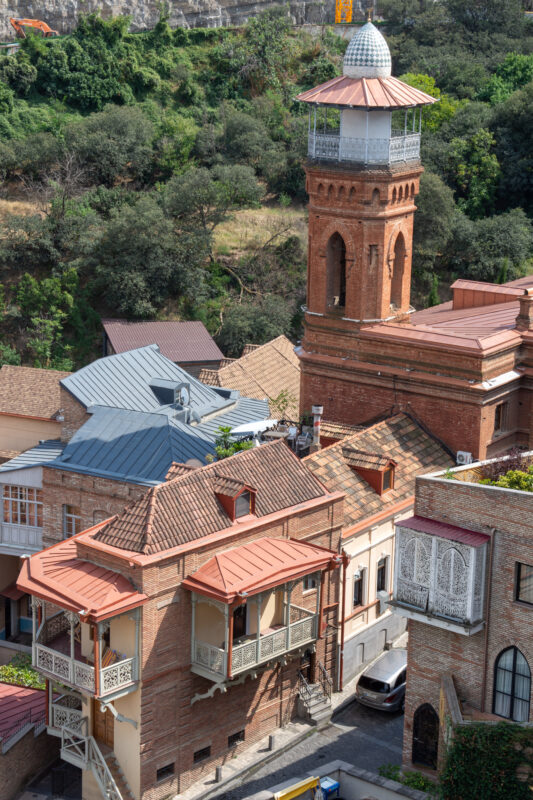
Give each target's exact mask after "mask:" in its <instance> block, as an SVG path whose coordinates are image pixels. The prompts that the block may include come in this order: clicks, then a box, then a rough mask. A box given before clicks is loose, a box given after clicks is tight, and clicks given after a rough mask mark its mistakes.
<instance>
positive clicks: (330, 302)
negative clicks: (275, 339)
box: [298, 21, 435, 419]
mask: <svg viewBox="0 0 533 800" xmlns="http://www.w3.org/2000/svg"><path fill="white" fill-rule="evenodd" d="M298 100H300V101H302V102H304V103H307V104H308V106H309V133H308V161H307V164H306V168H305V169H306V175H307V181H306V188H307V192H308V194H309V240H308V271H307V309H306V314H305V335H304V340H303V343H302V352H301V356H302V411H306V410H307V405H308V404H309V402H311V403H320V404H323V405H324V406H325V408H324V416H325V418H326V419H327V418H330V419H331V418H333V417H332V416H330V415H329V414H328V403H327V399H325V398H324V396H323V395H322V396H321V395H320V386H319V383H320V381H319V380H318V378H319V377H320V371H321V369H323V370H325V372H327V356H335V357H337V358H342V359H354V358H355V359H357V358H358V349H359V341H358V340H359V331H360V329H361V328H362V327H363V326H366V325H371V324H376V323H381V322H391V321H394V322H408V319H409V314H410V312H411V310H412V309H411V308H410V305H409V296H410V288H411V253H412V241H413V216H414V212H415V210H416V206H415V197H416V195H417V193H418V188H419V179H420V175H421V173H422V171H423V169H422V166H421V164H420V130H421V107H422V106H423V105H427V104H429V103H433V102H435V100H434V98H432V97H430V96H429V95H427V94H425V93H424V92H421V91H419V90H418V89H414V88H413V87H411V86H408V85H407V84H405V83H403V82H402V81H400V80H398V79H397V78H393V77H392V76H391V56H390V51H389V48H388V45H387V43H386V41H385V39H384V38H383V36H382V35H381V33H380V32H379V31H378V29H377V28H376V27H375V26H374V25H373V24H372V22H370V21H368V22H367V23H366V25H364V26H363V27H362V28H361V29H360V30H359V31H358V32H357V33H356V34H355V36H354V37H353V39H352V40H351V41H350V43H349V45H348V48H347V50H346V54H345V57H344V69H343V75H342V76H341V77H338V78H333V79H332V80H330V81H328V82H327V83H324V84H322V85H321V86H317V87H316V88H315V89H310V90H309V91H307V92H304V93H302V94H300V95H299V96H298ZM313 362H314V363H313ZM310 373H313V374H312V375H311V374H310ZM311 380H312V382H313V387H312V388H311V387H310V386H309V385H307V383H308V382H309V381H311ZM306 382H307V383H306ZM324 391H328V390H324ZM323 394H324V393H323ZM311 397H312V398H313V399H312V400H311ZM304 406H305V407H304ZM335 418H337V419H338V418H339V417H338V414H336V415H335Z"/></svg>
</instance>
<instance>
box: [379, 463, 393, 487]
mask: <svg viewBox="0 0 533 800" xmlns="http://www.w3.org/2000/svg"><path fill="white" fill-rule="evenodd" d="M393 483H394V467H389V468H388V469H386V470H385V472H384V473H383V483H382V485H381V487H382V488H381V491H382V492H388V491H389V489H392V488H393Z"/></svg>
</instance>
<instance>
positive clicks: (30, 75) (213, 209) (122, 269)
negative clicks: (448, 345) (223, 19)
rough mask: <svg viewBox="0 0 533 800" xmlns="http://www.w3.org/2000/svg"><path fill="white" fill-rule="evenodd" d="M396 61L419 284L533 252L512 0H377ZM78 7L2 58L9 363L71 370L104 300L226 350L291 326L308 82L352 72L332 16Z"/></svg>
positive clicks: (294, 324) (0, 269)
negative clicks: (416, 150)
mask: <svg viewBox="0 0 533 800" xmlns="http://www.w3.org/2000/svg"><path fill="white" fill-rule="evenodd" d="M380 12H381V13H382V14H383V15H384V17H385V18H386V20H387V22H386V24H385V28H384V32H385V33H386V35H387V38H388V42H389V45H390V47H391V51H392V55H393V71H394V74H396V75H399V76H402V77H403V79H404V80H406V81H407V82H409V83H412V84H414V85H417V86H420V87H421V88H423V89H425V90H426V91H429V93H431V94H433V95H434V96H439V97H440V102H439V103H438V104H437V105H436V106H434V107H433V108H432V109H431V110H428V111H426V113H425V117H424V126H423V127H424V137H423V159H424V164H425V166H426V174H425V175H424V176H423V181H422V185H421V193H420V197H419V203H418V205H419V211H418V212H417V217H416V226H415V227H416V233H415V243H414V244H415V246H414V292H415V300H416V302H417V304H418V305H422V304H426V303H427V302H435V301H436V300H437V299H438V295H439V283H440V285H441V286H442V287H444V286H446V285H447V283H448V282H449V281H450V280H451V279H453V278H454V277H455V276H461V277H467V278H479V279H483V280H494V281H498V280H499V281H503V280H510V279H512V278H514V277H517V276H519V275H521V274H524V273H525V272H526V271H527V270H528V269H529V268H530V267H531V265H530V264H529V263H528V259H530V258H531V255H532V226H531V215H532V214H533V177H532V176H533V163H532V155H531V152H530V149H531V148H530V135H529V131H530V130H531V127H532V123H533V104H532V100H533V82H532V79H533V29H532V28H531V27H530V25H529V24H528V23H527V22H526V20H525V18H524V15H523V11H522V8H521V5H520V2H519V0H507V1H506V3H505V13H503V12H502V9H501V3H500V2H497V0H460V2H459V0H441V1H440V2H433V0H427V2H426V0H382V8H380ZM128 26H129V21H128V20H127V19H124V18H118V19H114V20H111V21H103V20H102V19H100V18H99V17H97V16H89V17H87V18H85V19H82V21H81V22H80V24H79V26H78V28H77V30H76V31H75V32H74V33H73V34H72V35H71V36H68V37H64V38H61V39H56V40H42V39H38V38H35V37H29V38H28V39H26V40H25V41H24V42H23V45H22V47H21V49H20V50H19V51H18V53H17V55H16V56H14V57H13V56H11V57H4V58H3V59H1V60H0V175H1V177H2V178H3V186H4V191H3V198H2V200H0V273H1V274H0V281H1V283H2V291H1V294H0V310H1V321H0V359H1V360H2V361H3V362H10V363H20V361H21V360H22V362H23V363H29V364H36V365H41V366H50V367H61V368H69V367H71V366H73V365H79V364H81V363H84V362H85V361H87V360H88V359H90V358H92V357H94V355H95V354H96V353H97V348H98V342H99V336H100V334H99V315H100V314H107V315H119V316H127V317H129V318H147V317H155V316H159V317H160V318H165V317H169V316H172V317H176V316H179V317H181V318H185V319H186V318H196V319H201V320H203V321H204V322H205V324H206V325H207V327H208V329H209V330H210V331H211V332H212V333H213V334H214V335H215V336H216V338H217V341H218V342H219V344H220V346H221V347H222V349H223V350H224V351H225V352H226V354H227V355H230V356H234V355H239V354H240V351H241V350H242V346H243V344H244V343H245V342H247V341H255V342H258V343H260V342H263V341H267V340H268V339H270V338H272V337H274V336H276V335H278V334H279V333H282V332H284V333H286V334H287V335H289V336H292V337H293V338H296V337H297V336H298V335H299V333H300V326H301V304H302V303H303V301H304V297H305V275H306V269H305V258H306V248H305V227H304V224H305V223H304V216H303V210H302V209H303V203H304V202H305V186H304V173H303V169H302V164H303V160H304V158H305V153H306V145H307V110H306V108H302V107H301V104H299V103H297V102H295V101H294V97H295V96H296V94H297V93H298V92H299V91H301V90H302V89H305V88H310V87H311V86H314V85H317V84H319V83H322V82H324V81H326V80H328V79H329V78H331V77H333V76H334V75H336V74H339V73H340V71H341V70H342V57H343V53H344V50H345V47H346V42H344V41H343V40H342V39H341V38H340V37H339V36H338V35H337V34H336V33H335V31H334V30H333V29H330V28H327V27H326V28H324V29H322V30H321V31H319V33H318V34H316V35H311V34H310V33H308V32H305V31H303V30H297V29H293V28H292V27H291V25H290V22H289V19H288V17H287V11H286V9H284V8H279V9H271V10H269V11H268V12H266V13H265V14H263V15H262V16H261V17H259V18H256V19H253V20H251V21H250V22H249V23H248V24H247V26H246V27H245V28H244V29H243V30H226V29H214V30H213V29H209V30H204V29H194V30H190V31H186V30H183V29H177V30H171V29H170V27H169V26H168V24H167V21H166V20H165V18H164V17H162V18H161V20H160V22H159V23H158V25H157V26H156V28H155V29H154V30H153V31H150V32H146V33H141V34H130V33H128Z"/></svg>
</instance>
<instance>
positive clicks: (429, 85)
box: [400, 72, 465, 131]
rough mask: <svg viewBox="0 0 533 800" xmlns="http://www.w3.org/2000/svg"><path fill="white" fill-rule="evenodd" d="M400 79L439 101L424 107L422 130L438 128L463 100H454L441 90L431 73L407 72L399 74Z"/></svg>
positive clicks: (449, 117) (451, 115) (450, 116)
mask: <svg viewBox="0 0 533 800" xmlns="http://www.w3.org/2000/svg"><path fill="white" fill-rule="evenodd" d="M400 80H402V81H404V83H407V84H408V85H409V86H414V87H415V88H416V89H420V90H421V91H422V92H426V94H429V95H430V96H431V97H434V98H435V99H437V100H438V101H439V102H438V103H434V104H433V105H432V106H428V107H426V108H425V109H424V111H423V112H422V130H424V131H436V130H438V129H439V128H440V127H441V125H442V124H443V123H444V122H447V121H448V120H449V119H451V118H452V117H453V115H454V114H455V113H456V111H457V110H458V109H459V108H461V106H462V105H463V104H464V102H465V101H463V100H455V99H454V98H453V97H450V96H449V95H447V94H444V93H443V92H441V90H440V89H439V88H438V87H437V85H436V83H435V78H432V77H431V75H424V74H422V73H413V72H408V73H407V74H405V75H401V76H400Z"/></svg>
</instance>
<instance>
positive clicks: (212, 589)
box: [183, 537, 338, 603]
mask: <svg viewBox="0 0 533 800" xmlns="http://www.w3.org/2000/svg"><path fill="white" fill-rule="evenodd" d="M337 559H338V556H337V553H335V552H333V551H332V550H327V549H326V548H324V547H318V546H317V545H314V544H309V543H308V542H299V541H295V540H294V539H270V538H268V537H264V538H262V539H256V540H255V541H253V542H249V543H248V544H243V545H241V546H240V547H234V548H233V549H232V550H225V551H224V552H222V553H218V554H217V555H216V556H213V558H210V559H209V561H207V562H206V563H205V564H204V565H203V566H202V567H200V569H198V570H197V571H196V572H194V573H193V574H192V575H190V576H189V577H188V578H186V579H185V580H184V581H183V586H185V587H186V588H187V589H190V590H191V591H193V592H199V593H200V594H204V595H208V596H209V597H215V598H216V599H217V600H222V602H224V603H232V602H233V601H234V600H236V599H237V598H238V596H239V595H242V594H243V593H246V594H257V593H258V592H261V591H265V590H267V589H271V588H272V587H274V586H280V585H281V584H283V583H285V582H286V581H288V580H294V579H296V578H300V577H302V576H303V575H309V574H310V573H312V572H316V571H317V570H319V569H325V568H326V567H328V566H330V565H331V566H334V565H336V563H337Z"/></svg>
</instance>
